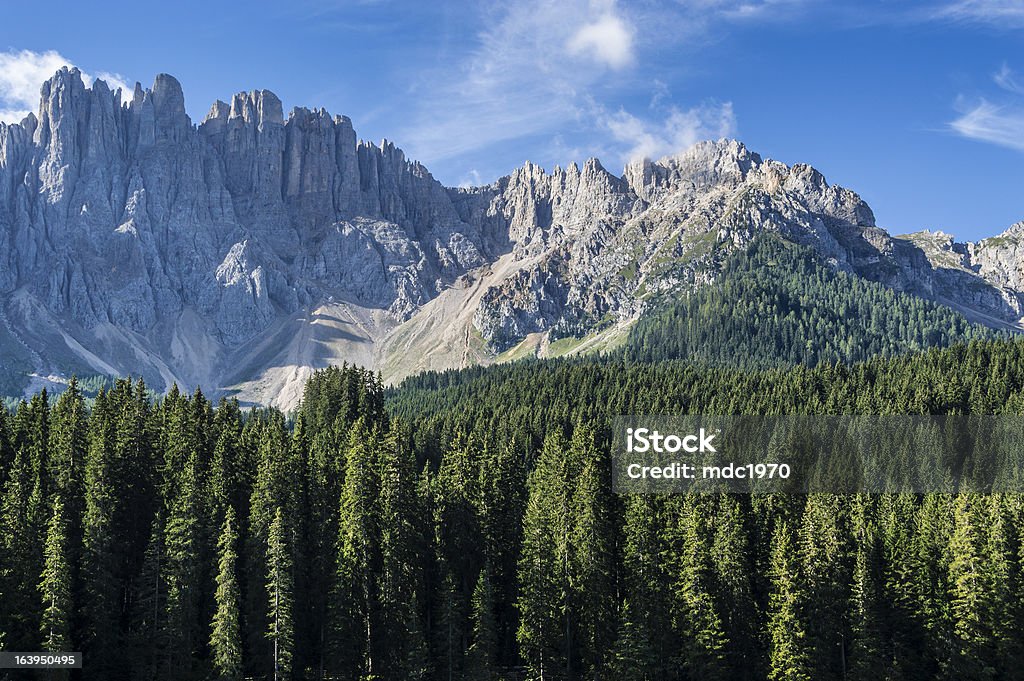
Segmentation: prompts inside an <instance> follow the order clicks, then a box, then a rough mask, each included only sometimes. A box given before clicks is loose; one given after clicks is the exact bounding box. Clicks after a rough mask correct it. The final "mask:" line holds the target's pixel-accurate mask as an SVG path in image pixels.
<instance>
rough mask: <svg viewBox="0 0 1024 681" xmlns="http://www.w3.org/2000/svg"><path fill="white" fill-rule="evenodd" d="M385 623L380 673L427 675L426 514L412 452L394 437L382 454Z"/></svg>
mask: <svg viewBox="0 0 1024 681" xmlns="http://www.w3.org/2000/svg"><path fill="white" fill-rule="evenodd" d="M379 470H380V495H379V509H380V510H379V513H380V532H381V537H380V554H381V568H380V582H379V590H380V595H379V603H380V610H381V612H380V621H381V627H382V629H383V631H384V638H385V640H386V641H387V646H386V647H387V649H388V652H387V655H386V656H384V658H383V659H382V660H381V664H380V670H379V672H378V673H379V675H381V676H384V677H393V678H399V677H400V678H407V679H412V678H416V677H417V676H419V675H422V674H423V673H425V669H426V668H427V666H428V664H427V661H426V660H425V659H424V657H425V655H424V652H425V650H426V644H427V642H426V639H425V638H424V633H423V628H422V626H421V625H420V624H419V620H420V618H421V617H422V615H421V613H420V612H419V610H418V609H417V606H418V604H419V603H420V602H421V600H422V597H421V591H422V588H423V565H422V562H423V560H422V554H423V547H422V546H421V537H420V535H419V524H420V520H421V516H422V510H421V505H420V499H419V497H418V494H417V489H416V486H415V480H416V474H415V468H414V462H413V460H412V458H411V453H410V452H409V451H408V450H407V449H406V448H405V447H404V446H403V445H402V444H401V443H400V442H399V441H398V439H397V438H396V437H395V435H394V434H393V433H392V434H390V435H389V436H388V437H386V438H385V439H384V441H383V448H382V449H381V451H380V468H379Z"/></svg>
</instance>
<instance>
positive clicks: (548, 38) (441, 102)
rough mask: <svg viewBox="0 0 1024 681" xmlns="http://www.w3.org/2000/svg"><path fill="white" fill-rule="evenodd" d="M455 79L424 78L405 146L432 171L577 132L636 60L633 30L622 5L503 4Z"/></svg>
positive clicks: (447, 75)
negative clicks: (597, 90)
mask: <svg viewBox="0 0 1024 681" xmlns="http://www.w3.org/2000/svg"><path fill="white" fill-rule="evenodd" d="M487 12H488V14H487V16H485V17H483V24H484V25H485V26H486V27H487V28H485V29H484V30H482V31H481V32H480V33H479V34H478V35H477V39H476V44H475V45H474V47H473V48H472V49H471V50H470V51H469V52H468V53H467V54H466V55H465V57H464V60H463V62H462V64H461V65H460V66H459V67H457V70H456V73H455V74H454V75H453V73H452V71H451V70H450V69H444V70H437V71H430V72H427V73H424V74H422V75H421V78H420V82H419V83H418V84H417V87H416V90H417V92H422V94H421V95H420V96H418V97H417V100H416V110H415V111H413V112H411V115H410V116H409V118H408V120H409V121H410V122H409V123H407V127H406V129H405V130H400V131H399V135H398V137H399V139H402V140H408V143H406V145H407V147H408V151H409V154H410V156H411V157H413V158H420V159H423V160H424V161H426V162H428V163H431V162H437V161H440V160H446V159H450V158H454V157H456V156H460V155H463V154H465V153H467V152H472V151H475V150H479V149H484V148H487V147H489V146H491V145H494V144H498V143H501V142H505V141H508V140H512V139H520V138H528V137H531V136H535V135H540V134H547V133H549V132H552V131H553V130H556V129H558V128H559V127H561V126H564V125H565V124H566V123H571V122H572V121H573V120H574V119H575V118H576V117H577V116H578V115H579V112H580V107H581V102H582V101H583V100H584V99H585V98H586V96H587V94H588V93H589V92H590V90H591V89H592V88H593V87H594V86H595V85H596V84H598V83H599V82H602V83H606V82H608V81H607V78H608V77H610V76H609V72H610V71H617V70H626V68H627V67H628V65H629V64H630V63H631V60H632V59H633V52H632V29H631V26H632V23H631V21H630V19H629V17H628V16H627V15H626V13H625V11H624V10H622V9H621V8H620V7H619V6H618V5H617V4H616V3H615V2H609V1H607V0H606V1H603V2H589V1H588V0H560V1H559V0H523V1H521V2H516V3H509V4H501V5H498V4H495V5H493V6H491V8H490V9H488V10H487Z"/></svg>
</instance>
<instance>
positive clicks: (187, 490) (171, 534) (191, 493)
mask: <svg viewBox="0 0 1024 681" xmlns="http://www.w3.org/2000/svg"><path fill="white" fill-rule="evenodd" d="M199 475H200V473H199V461H198V455H197V454H196V453H193V454H191V455H190V456H189V458H188V460H187V461H186V462H185V464H184V465H183V468H182V470H181V471H180V472H179V474H178V478H177V493H176V494H175V496H174V497H173V499H172V501H171V507H170V509H169V511H168V516H167V526H166V529H165V538H164V544H165V546H166V552H167V560H166V561H165V563H164V575H165V577H164V579H165V581H166V583H167V604H166V608H167V619H166V622H167V637H168V651H167V652H168V655H167V662H168V668H167V678H171V675H172V674H174V675H178V676H181V675H187V674H188V673H190V672H189V671H188V670H190V669H191V667H192V666H193V664H194V660H195V654H196V651H197V647H198V646H199V644H200V631H199V627H200V605H199V604H200V598H201V594H200V591H199V590H200V588H201V586H202V584H203V582H202V547H201V542H202V537H203V533H204V528H203V526H202V521H203V515H202V508H201V504H202V500H201V488H200V481H199Z"/></svg>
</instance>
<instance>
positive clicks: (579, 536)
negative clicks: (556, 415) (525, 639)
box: [566, 424, 617, 677]
mask: <svg viewBox="0 0 1024 681" xmlns="http://www.w3.org/2000/svg"><path fill="white" fill-rule="evenodd" d="M595 440H596V434H595V432H594V429H593V428H592V427H591V426H589V425H583V424H581V425H578V426H577V427H576V429H575V431H574V432H573V438H572V441H571V443H570V453H569V458H570V459H571V460H576V461H579V462H580V463H579V466H580V470H579V474H578V476H577V477H576V478H575V479H570V480H567V485H569V486H571V487H572V489H571V490H566V494H571V495H572V501H571V503H570V505H569V513H570V515H571V520H570V521H569V522H570V529H569V534H568V540H569V547H568V551H569V554H570V557H569V576H568V579H569V584H570V588H571V591H572V593H571V597H570V601H569V604H568V605H570V606H571V607H572V608H573V610H574V611H575V613H576V614H575V620H576V625H575V628H576V630H577V632H578V634H577V635H576V637H575V641H576V645H577V647H578V650H579V653H578V655H579V658H580V665H581V669H580V670H579V673H580V675H581V676H584V677H592V676H594V675H596V674H597V673H598V672H599V670H600V669H601V668H603V667H604V664H605V662H606V658H607V655H608V653H609V651H610V650H611V647H612V644H613V643H614V639H615V629H614V626H615V613H616V606H617V604H616V589H615V578H616V574H615V572H616V570H615V561H616V558H617V556H616V548H615V529H614V524H613V521H612V514H613V507H612V503H613V500H612V493H611V489H610V484H611V477H612V476H611V464H610V463H609V461H608V458H607V454H606V451H605V450H604V449H603V448H600V447H598V445H597V443H596V441H595Z"/></svg>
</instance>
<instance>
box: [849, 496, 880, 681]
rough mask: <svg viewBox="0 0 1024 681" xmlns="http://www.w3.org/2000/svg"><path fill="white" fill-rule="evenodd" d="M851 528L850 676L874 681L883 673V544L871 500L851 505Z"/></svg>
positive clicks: (860, 499) (862, 499) (865, 680)
mask: <svg viewBox="0 0 1024 681" xmlns="http://www.w3.org/2000/svg"><path fill="white" fill-rule="evenodd" d="M853 531H854V536H855V539H856V553H855V558H854V571H853V600H852V603H851V606H852V607H851V618H852V627H851V628H852V633H853V641H852V643H851V646H850V649H851V652H850V675H851V677H852V678H854V679H862V680H863V681H876V680H877V679H879V678H884V677H885V674H886V654H885V642H884V640H883V626H884V619H885V613H884V612H883V602H882V598H883V593H882V588H883V583H884V575H883V564H882V546H881V541H880V538H879V533H878V527H877V524H876V523H875V520H874V517H873V509H872V507H871V505H870V502H869V501H867V500H866V499H864V498H858V499H857V501H856V503H855V508H854V518H853Z"/></svg>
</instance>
